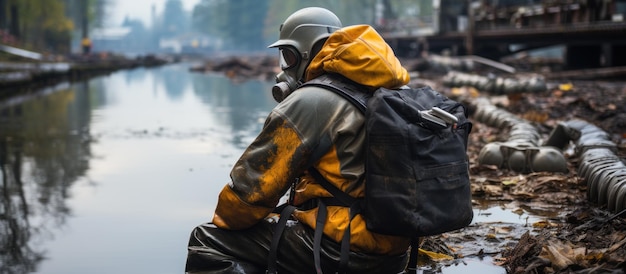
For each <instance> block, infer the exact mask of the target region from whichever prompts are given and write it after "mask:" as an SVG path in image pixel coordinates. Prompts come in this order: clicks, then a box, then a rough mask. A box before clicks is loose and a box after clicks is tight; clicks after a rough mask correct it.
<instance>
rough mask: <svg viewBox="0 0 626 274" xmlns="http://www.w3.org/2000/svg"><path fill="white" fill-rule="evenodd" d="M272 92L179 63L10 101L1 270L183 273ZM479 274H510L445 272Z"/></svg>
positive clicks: (0, 116) (0, 113) (476, 263)
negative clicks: (196, 234)
mask: <svg viewBox="0 0 626 274" xmlns="http://www.w3.org/2000/svg"><path fill="white" fill-rule="evenodd" d="M271 85H272V83H269V82H261V81H247V82H245V83H239V84H238V83H233V82H231V81H230V80H228V79H226V78H224V77H221V76H218V75H204V74H197V73H190V72H189V71H188V67H187V65H185V64H176V65H169V66H165V67H161V68H154V69H134V70H128V71H120V72H115V73H113V74H111V75H108V76H104V77H98V78H94V79H91V80H89V81H87V82H84V83H75V84H61V85H58V86H55V87H50V88H47V89H45V90H41V91H37V93H36V94H35V95H33V94H30V95H29V96H24V97H16V98H12V99H10V100H6V101H3V102H0V122H1V123H0V164H1V165H0V173H1V175H2V176H1V178H0V194H1V195H2V197H0V200H1V203H2V205H1V206H0V209H1V210H0V211H1V212H0V229H2V231H1V232H0V245H2V246H1V247H0V248H1V249H2V250H3V251H7V252H1V253H0V273H7V274H8V273H10V274H13V273H29V272H32V273H46V274H48V273H63V274H72V273H94V274H95V273H106V274H109V273H153V274H158V273H163V274H165V273H168V274H169V273H182V272H183V268H184V262H185V257H186V244H187V240H188V236H189V232H190V231H191V229H192V228H193V227H194V226H196V225H198V224H200V223H202V222H205V221H209V220H210V218H211V216H212V213H213V210H214V207H215V203H216V199H217V194H218V192H219V191H220V190H221V188H222V187H223V186H224V184H225V183H226V182H227V181H228V180H229V176H228V175H229V172H230V168H231V167H232V164H233V163H234V162H235V161H236V160H237V158H238V157H239V155H240V153H241V152H242V151H243V149H244V148H245V147H246V146H247V144H248V143H249V142H250V141H251V140H252V139H253V138H254V137H255V136H256V134H257V133H258V132H259V130H260V129H261V127H262V125H263V121H264V118H265V116H266V115H267V113H268V112H269V111H270V110H271V108H272V107H273V106H274V105H275V103H274V101H273V99H272V98H271V94H270V92H269V90H270V88H271ZM475 213H476V218H475V220H474V223H481V222H505V223H512V224H514V225H516V226H524V225H525V224H526V223H528V218H527V217H528V216H523V215H519V214H515V213H512V212H511V211H510V210H509V209H506V208H502V207H498V206H495V207H485V208H484V209H478V208H477V209H476V212H475ZM468 271H469V273H504V272H505V271H504V269H503V268H501V267H497V266H494V265H493V263H492V262H491V259H490V258H489V257H486V258H483V259H479V258H466V259H465V260H464V263H462V264H458V265H453V266H449V267H445V268H443V273H468Z"/></svg>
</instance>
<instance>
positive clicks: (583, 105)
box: [192, 56, 626, 273]
mask: <svg viewBox="0 0 626 274" xmlns="http://www.w3.org/2000/svg"><path fill="white" fill-rule="evenodd" d="M274 59H275V57H274V56H269V57H247V58H223V59H219V60H211V61H207V62H205V63H203V64H201V65H198V66H196V67H194V68H192V70H195V71H199V72H209V71H210V72H219V73H224V74H226V75H227V76H229V77H231V78H232V79H233V80H234V81H245V79H250V78H262V79H267V80H273V76H274V75H275V74H276V71H277V68H276V63H275V61H274ZM403 63H404V64H406V65H405V67H407V68H408V69H409V71H411V72H412V73H413V76H412V82H411V85H418V84H427V85H430V86H432V87H433V88H435V89H436V90H438V91H440V92H442V93H444V94H446V95H448V96H450V97H453V98H457V99H458V100H460V101H464V102H465V103H468V104H471V102H470V101H471V100H472V99H473V98H476V97H488V98H490V99H491V100H492V101H493V102H494V104H495V105H497V106H498V107H501V108H504V109H506V110H507V111H508V112H511V113H513V114H515V115H517V116H519V117H522V118H524V119H526V120H527V121H529V122H530V123H532V124H533V125H535V126H536V127H537V129H538V131H539V132H540V133H541V135H542V137H543V138H547V136H549V134H550V132H551V131H552V129H553V128H554V127H555V126H556V125H557V124H558V123H559V122H562V121H568V120H571V119H582V120H585V121H587V122H589V123H591V124H594V125H596V126H598V127H599V128H601V129H602V130H604V131H605V132H607V133H609V134H610V136H611V139H612V141H613V142H614V143H616V144H617V147H618V153H617V154H618V156H620V158H622V160H624V158H625V157H626V142H625V141H624V139H626V82H624V81H623V80H615V79H608V80H607V79H597V80H576V77H570V78H569V79H568V78H560V79H552V78H550V77H548V76H547V77H545V81H546V89H545V90H543V91H538V92H537V91H534V92H523V91H522V92H515V93H509V94H505V95H503V94H489V93H487V92H483V91H480V90H477V89H475V88H473V87H450V86H445V85H444V84H443V83H442V82H443V81H442V78H443V77H444V76H445V74H446V72H447V71H446V69H443V70H442V69H441V67H439V68H437V69H431V68H432V66H430V67H429V66H425V65H424V60H405V61H404V62H403ZM538 71H541V74H539V73H538ZM470 73H475V74H479V75H480V74H488V73H498V72H497V71H494V70H493V68H487V67H482V68H480V67H478V68H472V71H471V72H470ZM549 73H550V68H546V67H542V68H540V69H538V70H537V71H525V72H520V73H517V74H515V75H511V74H508V76H507V77H520V75H534V76H537V75H539V76H546V75H549ZM586 76H588V75H586ZM587 78H588V77H587ZM622 79H624V77H622ZM470 118H471V116H470ZM507 137H508V130H507V129H506V128H494V127H490V126H487V125H485V124H482V123H480V122H477V121H475V120H474V128H473V131H472V134H471V139H470V142H469V148H468V155H469V157H470V174H471V181H472V191H473V198H474V206H475V208H487V207H491V206H500V207H502V208H503V209H505V210H507V211H510V212H513V213H516V214H519V215H520V216H521V215H522V214H525V215H532V216H536V217H537V219H539V220H538V221H533V222H528V223H525V224H511V223H504V222H493V223H477V224H473V225H471V226H469V227H467V228H465V229H463V230H460V231H454V232H451V233H446V234H443V235H440V236H437V237H430V238H428V239H427V240H426V242H425V244H424V246H423V249H424V250H430V251H434V252H437V253H440V254H447V255H450V256H451V257H453V258H454V259H449V258H448V259H445V258H444V259H443V260H441V259H440V260H438V261H437V262H436V264H434V265H435V268H436V267H437V266H442V265H449V264H458V263H462V261H463V258H467V257H476V256H478V257H481V256H489V257H492V258H493V259H494V263H495V264H497V265H500V266H502V267H504V268H505V269H506V271H507V272H508V273H624V269H625V268H626V263H625V260H626V218H625V216H626V214H624V212H617V213H614V212H610V211H608V210H606V209H605V208H603V207H601V206H598V205H595V204H592V203H590V202H588V200H587V197H586V195H587V189H586V188H587V186H586V183H585V180H584V179H583V178H580V177H579V176H578V174H577V167H578V164H579V163H580V160H579V159H577V158H576V155H575V154H574V153H573V152H572V150H571V149H566V150H564V154H565V157H566V159H567V161H568V169H569V172H568V173H566V174H564V173H551V172H540V173H527V174H522V173H518V172H514V171H510V170H506V169H501V168H497V167H494V166H484V165H479V164H478V161H477V158H478V153H479V151H480V150H481V148H482V147H483V146H484V145H485V144H487V143H490V142H495V141H505V140H506V138H507ZM620 213H621V214H620ZM425 259H427V261H428V258H425ZM435 272H436V270H435Z"/></svg>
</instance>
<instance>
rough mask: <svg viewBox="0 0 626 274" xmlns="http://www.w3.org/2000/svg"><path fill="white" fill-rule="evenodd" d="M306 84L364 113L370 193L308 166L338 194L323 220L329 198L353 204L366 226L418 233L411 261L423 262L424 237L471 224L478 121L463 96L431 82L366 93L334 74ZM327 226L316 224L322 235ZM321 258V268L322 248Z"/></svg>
mask: <svg viewBox="0 0 626 274" xmlns="http://www.w3.org/2000/svg"><path fill="white" fill-rule="evenodd" d="M302 86H318V87H323V88H326V89H328V90H331V91H333V92H335V93H337V94H339V95H341V96H342V97H344V98H346V99H347V100H349V101H350V102H352V103H353V104H354V105H355V106H356V107H357V108H359V109H360V110H361V111H362V112H363V113H364V114H365V117H366V146H367V148H366V159H365V161H366V162H365V198H364V199H363V200H360V199H356V198H354V197H352V196H349V195H348V194H346V193H344V192H342V191H341V190H339V189H338V188H336V187H335V186H333V185H332V184H330V183H329V182H328V181H326V180H325V179H324V178H323V177H322V176H321V174H320V173H319V172H318V171H317V170H315V169H314V168H310V169H309V173H310V174H311V175H313V177H314V178H315V179H316V181H317V182H318V183H320V184H321V185H322V186H324V187H325V188H326V189H327V190H328V191H329V192H330V193H331V194H333V200H331V201H329V200H328V199H327V200H326V201H319V202H318V206H319V209H318V223H319V222H320V221H321V222H322V224H323V223H324V222H325V219H326V214H325V212H326V210H325V205H331V204H332V205H337V204H341V205H344V206H348V207H350V215H351V216H354V215H356V214H361V215H362V217H363V219H364V220H365V222H366V225H367V229H368V230H370V231H373V232H376V233H380V234H388V235H396V236H405V237H411V238H412V239H414V241H413V244H412V248H411V260H410V262H409V266H410V267H414V266H415V265H416V264H417V261H416V258H417V249H418V247H417V238H418V237H421V236H430V235H437V234H441V233H444V232H448V231H453V230H456V229H460V228H463V227H466V226H467V225H469V224H470V222H471V221H472V218H473V211H472V203H471V190H470V181H469V164H468V157H467V142H468V137H469V134H470V132H471V130H472V124H471V122H470V121H469V120H468V119H467V112H466V109H465V107H464V106H463V105H462V104H461V103H459V102H456V101H454V100H452V99H449V98H447V97H446V96H444V95H442V94H440V93H439V92H437V91H435V90H433V89H432V88H430V87H428V86H424V87H420V88H408V87H407V88H403V89H386V88H378V89H377V90H376V91H375V92H373V93H371V92H370V93H368V92H363V90H364V89H365V87H363V86H360V85H358V84H356V83H354V82H352V81H351V80H349V79H346V78H344V77H343V76H340V75H336V74H328V75H322V76H320V77H318V78H316V79H313V80H310V81H308V82H306V83H304V84H303V85H302ZM349 229H350V227H349V226H348V229H346V233H345V234H344V238H343V239H342V261H341V264H340V270H341V269H342V268H343V269H345V267H347V257H348V253H349V246H348V245H349ZM321 230H322V229H319V231H318V229H316V234H320V236H318V237H321ZM346 242H347V243H348V244H346ZM315 253H319V248H317V247H316V250H315ZM344 253H345V254H344ZM315 260H316V267H318V269H319V265H318V261H319V254H315ZM344 260H345V261H344Z"/></svg>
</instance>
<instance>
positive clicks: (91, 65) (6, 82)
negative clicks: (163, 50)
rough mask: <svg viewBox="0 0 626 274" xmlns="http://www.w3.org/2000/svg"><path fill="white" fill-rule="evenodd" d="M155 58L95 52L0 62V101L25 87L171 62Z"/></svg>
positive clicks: (172, 60) (168, 59)
mask: <svg viewBox="0 0 626 274" xmlns="http://www.w3.org/2000/svg"><path fill="white" fill-rule="evenodd" d="M174 61H175V60H174V59H172V58H164V57H159V56H156V55H146V56H139V57H135V58H128V57H125V56H121V55H113V54H109V53H99V54H91V55H80V56H78V55H77V56H71V57H70V58H67V60H64V61H60V62H53V61H33V60H11V61H8V60H6V61H3V60H0V99H2V98H7V97H10V96H14V95H16V94H19V93H21V92H23V91H24V90H26V89H29V88H38V87H45V86H49V85H53V84H56V83H60V82H63V81H79V80H82V79H87V78H90V77H94V76H98V75H104V74H108V73H111V72H114V71H117V70H121V69H132V68H137V67H154V66H161V65H164V64H167V63H171V62H174Z"/></svg>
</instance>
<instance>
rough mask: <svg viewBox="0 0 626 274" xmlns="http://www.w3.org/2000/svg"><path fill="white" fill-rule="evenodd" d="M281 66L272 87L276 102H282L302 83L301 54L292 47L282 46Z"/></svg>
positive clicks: (280, 50) (280, 51) (280, 49)
mask: <svg viewBox="0 0 626 274" xmlns="http://www.w3.org/2000/svg"><path fill="white" fill-rule="evenodd" d="M279 53H280V68H281V69H282V71H281V72H280V73H278V74H277V75H276V84H275V85H274V86H273V87H272V96H273V97H274V100H276V102H279V103H280V102H282V101H283V100H285V98H287V96H289V95H290V94H291V93H292V92H293V91H294V90H296V89H297V88H298V87H299V86H300V85H301V84H302V83H301V82H300V81H299V80H300V77H299V76H298V69H299V65H300V63H301V59H302V58H301V57H300V54H298V52H297V51H296V49H294V48H291V47H280V48H279Z"/></svg>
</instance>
